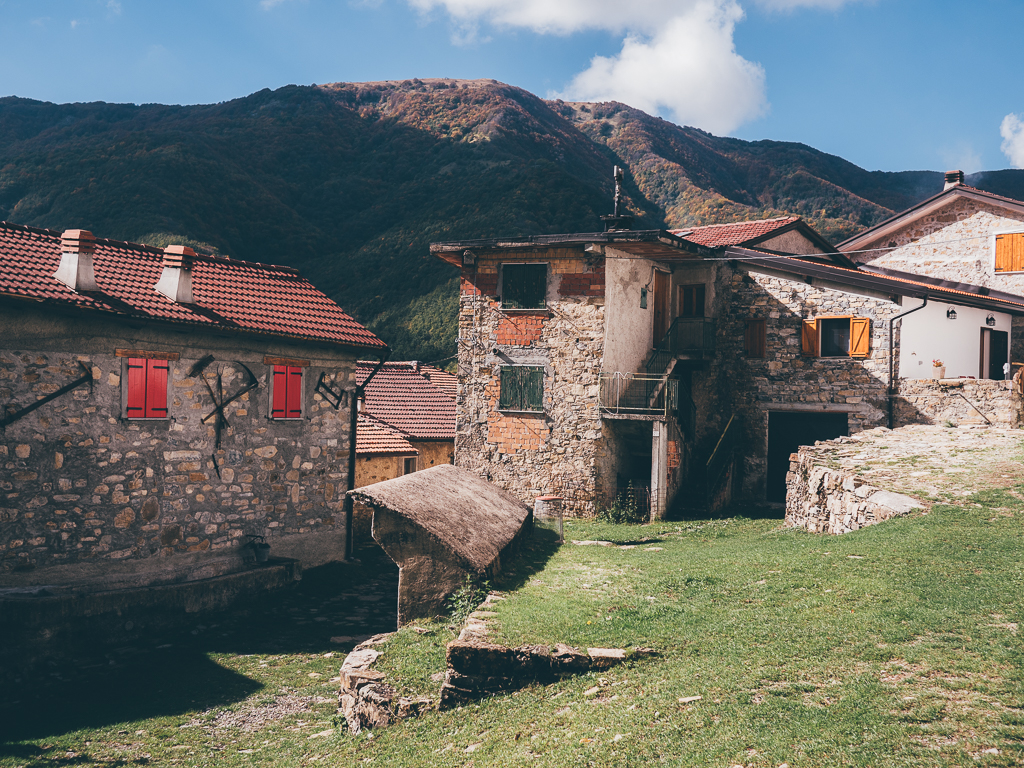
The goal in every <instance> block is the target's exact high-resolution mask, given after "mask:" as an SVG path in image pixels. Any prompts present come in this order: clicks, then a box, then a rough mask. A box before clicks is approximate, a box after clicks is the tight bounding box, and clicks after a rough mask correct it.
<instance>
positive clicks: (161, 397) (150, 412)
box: [145, 360, 171, 419]
mask: <svg viewBox="0 0 1024 768" xmlns="http://www.w3.org/2000/svg"><path fill="white" fill-rule="evenodd" d="M170 368H171V366H170V363H168V362H167V361H166V360H146V409H145V415H146V418H147V419H163V418H165V417H166V416H167V374H168V373H169V372H170Z"/></svg>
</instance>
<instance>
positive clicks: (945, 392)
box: [896, 372, 1024, 429]
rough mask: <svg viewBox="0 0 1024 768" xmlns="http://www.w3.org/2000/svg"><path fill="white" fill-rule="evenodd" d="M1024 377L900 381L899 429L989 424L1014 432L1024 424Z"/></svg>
mask: <svg viewBox="0 0 1024 768" xmlns="http://www.w3.org/2000/svg"><path fill="white" fill-rule="evenodd" d="M1022 377H1024V374H1022V373H1021V372H1018V373H1017V374H1016V378H1015V380H1014V381H1012V382H1011V381H994V380H992V379H901V380H900V382H899V397H898V399H897V400H896V426H898V427H902V426H904V425H906V424H945V423H949V424H953V425H957V424H963V423H970V424H973V423H980V422H987V423H989V424H992V425H994V426H999V427H1009V428H1011V429H1013V428H1017V427H1020V426H1021V425H1022V424H1024V397H1022V395H1021V387H1022V385H1024V378H1022Z"/></svg>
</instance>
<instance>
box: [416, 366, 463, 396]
mask: <svg viewBox="0 0 1024 768" xmlns="http://www.w3.org/2000/svg"><path fill="white" fill-rule="evenodd" d="M420 373H422V374H423V375H424V376H426V377H427V380H428V381H429V382H430V383H431V384H433V385H434V386H435V387H437V388H438V389H440V390H441V391H442V392H444V393H445V394H446V395H448V397H450V398H452V399H453V400H454V399H455V397H456V396H457V395H458V394H459V377H458V376H456V375H455V374H452V373H448V371H443V370H441V369H440V368H435V367H434V366H432V365H420Z"/></svg>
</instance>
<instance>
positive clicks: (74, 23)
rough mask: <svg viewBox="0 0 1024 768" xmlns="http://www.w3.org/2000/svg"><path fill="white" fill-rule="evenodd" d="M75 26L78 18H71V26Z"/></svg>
mask: <svg viewBox="0 0 1024 768" xmlns="http://www.w3.org/2000/svg"><path fill="white" fill-rule="evenodd" d="M77 26H78V19H72V20H71V28H72V29H74V28H75V27H77Z"/></svg>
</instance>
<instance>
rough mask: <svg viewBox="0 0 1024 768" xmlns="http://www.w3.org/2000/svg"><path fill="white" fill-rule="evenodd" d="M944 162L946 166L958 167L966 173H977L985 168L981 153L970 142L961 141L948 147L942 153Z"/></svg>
mask: <svg viewBox="0 0 1024 768" xmlns="http://www.w3.org/2000/svg"><path fill="white" fill-rule="evenodd" d="M939 154H940V155H941V156H942V164H943V165H944V166H945V167H946V168H956V169H958V170H961V171H963V172H964V173H977V172H978V171H981V170H984V168H983V166H982V164H981V155H979V154H978V153H977V152H976V151H975V149H974V147H973V146H971V144H970V142H961V143H960V144H957V145H956V146H953V147H947V148H945V149H943V150H942V151H941V152H940V153H939Z"/></svg>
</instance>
